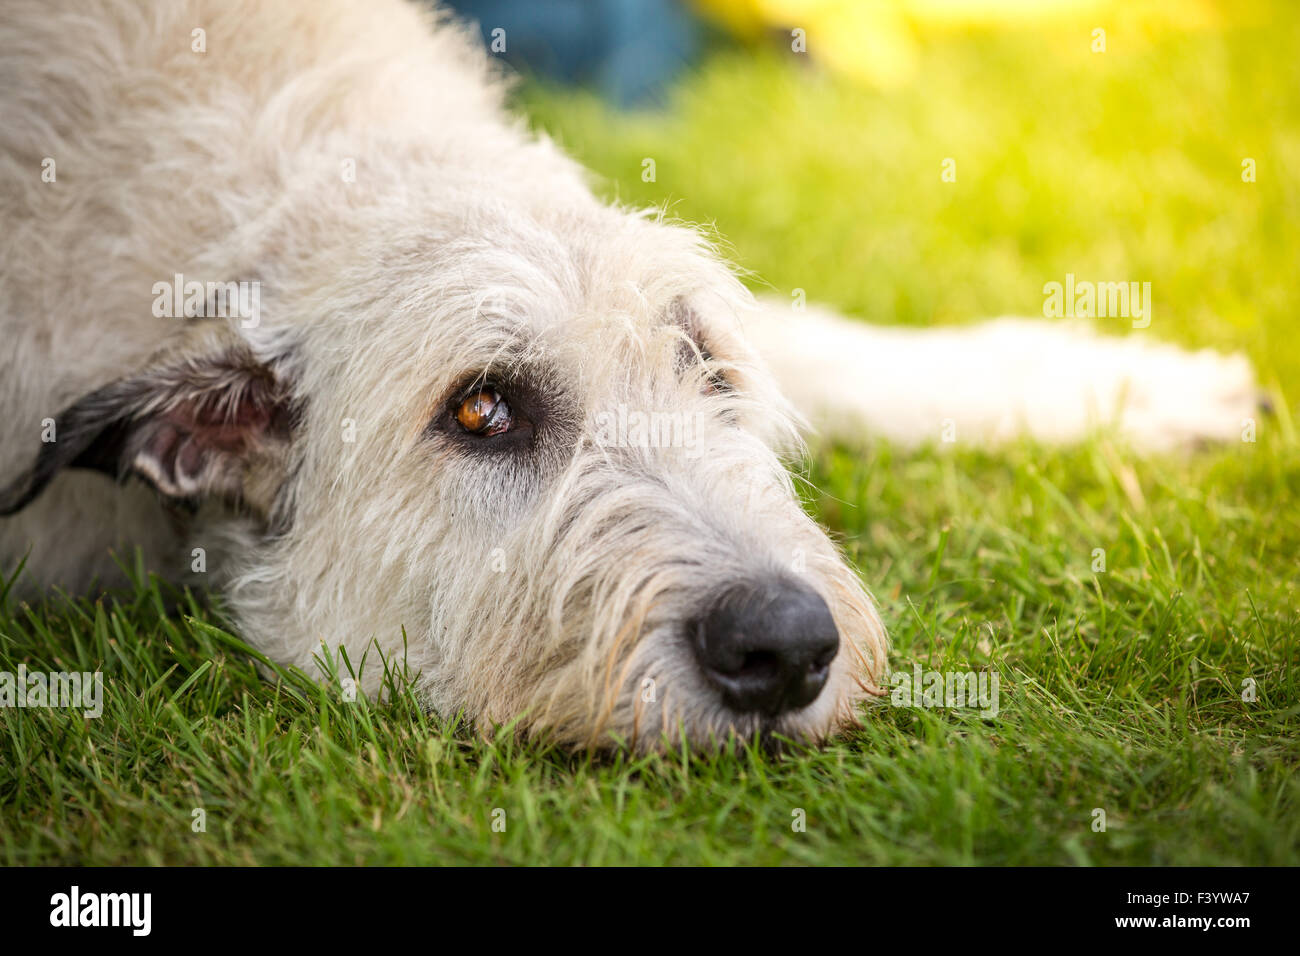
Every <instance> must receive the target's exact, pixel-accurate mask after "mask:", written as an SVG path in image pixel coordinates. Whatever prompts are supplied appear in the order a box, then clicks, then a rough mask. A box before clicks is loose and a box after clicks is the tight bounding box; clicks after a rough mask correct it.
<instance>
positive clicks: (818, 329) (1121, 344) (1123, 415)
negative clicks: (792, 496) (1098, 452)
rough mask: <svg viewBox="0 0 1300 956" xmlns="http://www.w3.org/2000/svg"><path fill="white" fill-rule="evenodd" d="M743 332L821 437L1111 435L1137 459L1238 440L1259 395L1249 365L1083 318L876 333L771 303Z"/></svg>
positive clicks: (814, 311)
mask: <svg viewBox="0 0 1300 956" xmlns="http://www.w3.org/2000/svg"><path fill="white" fill-rule="evenodd" d="M747 329H748V334H749V336H750V338H751V340H752V341H753V343H754V344H755V345H756V347H757V348H758V350H759V352H760V354H761V355H762V356H763V358H764V359H765V360H766V361H767V363H768V365H769V366H770V368H771V369H772V370H773V372H774V373H775V374H776V376H777V379H778V381H779V382H780V384H781V386H782V388H783V389H784V390H785V393H786V395H787V396H789V398H790V399H791V401H792V402H793V403H794V405H795V407H796V408H797V409H798V410H799V411H800V412H802V413H803V414H804V415H805V416H806V417H807V418H808V419H809V421H810V422H811V423H812V424H813V426H814V428H815V429H816V430H817V432H818V433H819V434H821V435H822V436H824V437H828V438H839V439H850V440H852V439H855V438H856V439H860V438H862V437H864V436H866V435H877V436H883V437H886V438H889V439H891V440H894V441H897V442H901V443H904V444H909V445H911V444H921V443H924V442H927V441H933V442H936V443H941V442H957V443H967V442H984V443H996V442H998V441H1004V440H1006V439H1009V438H1012V437H1014V436H1017V435H1023V434H1027V435H1030V436H1033V437H1034V438H1037V439H1041V440H1044V441H1051V442H1071V441H1077V440H1079V439H1081V438H1083V437H1084V436H1085V435H1086V434H1088V432H1089V431H1090V430H1092V429H1094V428H1096V427H1098V426H1108V427H1114V428H1116V429H1117V430H1118V431H1119V432H1120V433H1122V434H1123V435H1125V436H1126V437H1127V438H1128V439H1129V440H1130V441H1131V442H1132V444H1133V446H1134V447H1135V448H1137V449H1139V450H1150V451H1159V450H1164V449H1168V448H1173V447H1176V446H1179V445H1187V444H1191V443H1195V442H1198V441H1201V440H1234V441H1236V440H1240V439H1241V435H1242V432H1243V429H1247V428H1248V427H1249V422H1251V421H1252V420H1253V418H1254V416H1256V415H1257V414H1258V403H1259V392H1258V390H1257V388H1256V386H1255V378H1254V372H1253V370H1252V369H1251V366H1250V363H1249V362H1248V361H1247V360H1246V359H1245V358H1244V357H1243V356H1241V355H1232V356H1224V355H1220V354H1219V353H1217V352H1212V351H1209V350H1204V351H1200V352H1189V351H1186V350H1185V349H1181V348H1179V347H1177V346H1174V345H1169V344H1166V343H1161V342H1158V341H1156V340H1154V339H1153V338H1152V337H1151V335H1150V333H1149V332H1145V331H1144V332H1135V333H1134V334H1132V335H1128V336H1123V337H1120V336H1109V335H1100V334H1098V333H1097V332H1095V331H1094V330H1093V329H1091V328H1090V327H1089V326H1088V324H1087V323H1085V322H1082V321H1077V320H1051V319H1014V318H1003V319H994V320H991V321H988V322H984V323H982V324H979V325H974V326H965V327H950V328H937V329H912V328H901V327H893V328H882V327H877V326H871V325H867V324H866V323H863V322H860V321H855V320H853V319H848V318H845V317H843V316H840V315H836V314H835V313H833V312H831V311H829V310H826V309H821V308H816V307H812V306H809V307H807V308H805V309H803V310H797V309H794V308H792V307H791V306H790V304H789V303H788V302H775V301H768V302H765V303H764V304H763V306H762V308H761V310H760V312H759V314H758V315H757V316H756V317H755V318H754V320H753V321H752V322H750V323H748V324H747Z"/></svg>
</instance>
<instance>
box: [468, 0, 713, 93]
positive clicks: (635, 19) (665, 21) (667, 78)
mask: <svg viewBox="0 0 1300 956" xmlns="http://www.w3.org/2000/svg"><path fill="white" fill-rule="evenodd" d="M444 5H445V6H448V7H450V8H451V9H453V10H455V11H456V12H457V13H459V14H461V15H462V16H464V17H466V18H467V19H470V20H475V21H477V22H478V25H479V31H480V32H481V33H482V35H483V42H484V44H485V45H487V46H488V48H489V49H491V43H492V31H493V30H495V29H497V28H501V29H504V30H505V36H504V39H505V52H504V53H498V54H497V55H499V56H502V57H503V58H504V59H505V60H506V61H507V62H508V63H510V64H511V66H513V67H515V68H516V69H518V70H520V71H521V72H532V73H536V74H539V75H541V76H545V77H550V78H553V79H558V80H560V81H562V82H565V83H574V84H582V85H589V86H592V87H594V88H595V89H596V90H598V91H599V92H600V93H601V94H602V95H603V96H605V97H606V98H607V99H610V100H612V101H614V102H615V103H617V104H619V105H621V106H631V105H645V104H647V103H655V102H661V101H662V98H663V93H664V91H665V90H666V89H667V87H668V85H669V84H670V83H671V81H672V80H673V78H674V77H675V76H677V74H678V73H679V72H681V69H682V67H684V66H685V65H686V64H687V63H688V62H690V61H691V60H692V59H693V58H694V57H695V55H696V53H697V52H698V50H699V48H700V45H701V26H700V23H699V21H697V20H696V19H695V17H694V16H693V15H692V14H691V12H690V11H689V10H687V9H686V8H685V7H684V6H683V5H682V4H681V3H679V2H677V0H445V2H444Z"/></svg>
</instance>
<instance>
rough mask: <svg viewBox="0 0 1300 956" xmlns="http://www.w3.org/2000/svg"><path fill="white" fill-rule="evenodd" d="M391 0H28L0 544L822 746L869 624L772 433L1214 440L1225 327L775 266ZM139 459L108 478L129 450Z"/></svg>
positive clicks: (460, 678)
mask: <svg viewBox="0 0 1300 956" xmlns="http://www.w3.org/2000/svg"><path fill="white" fill-rule="evenodd" d="M505 88H506V84H505V82H504V80H503V78H502V77H501V75H500V73H499V72H498V70H497V69H496V67H495V64H494V63H493V62H492V61H491V59H490V57H489V56H488V55H487V54H486V53H485V52H484V51H482V49H481V46H480V44H479V43H478V42H477V41H476V39H475V38H474V37H473V36H472V35H471V34H470V33H469V32H467V31H466V29H464V28H463V27H462V26H460V25H458V24H457V23H456V22H454V21H453V20H451V19H450V18H448V17H447V16H445V15H444V14H441V13H438V12H437V11H434V10H432V9H429V8H427V7H425V6H420V5H415V4H411V3H406V2H400V0H383V2H378V0H376V2H369V3H364V4H357V3H349V2H345V0H294V2H289V0H285V2H275V3H269V2H268V3H259V2H253V0H184V2H178V3H174V4H162V3H157V4H154V3H147V2H141V0H54V2H50V0H39V2H34V0H10V2H9V3H8V4H7V5H6V15H5V18H4V24H3V26H0V99H2V100H3V110H4V116H5V123H4V124H3V125H2V126H0V168H2V169H3V177H2V181H3V186H2V187H0V190H3V191H2V192H0V221H3V222H4V224H5V230H4V234H3V237H2V238H0V243H3V272H2V273H0V332H2V338H3V341H4V343H5V345H4V349H5V351H4V355H3V358H2V360H0V361H2V364H0V369H2V372H3V383H2V384H0V402H2V405H0V407H2V408H3V412H4V414H3V416H2V417H0V513H3V514H4V515H6V517H4V518H3V519H0V561H3V566H4V567H5V568H6V569H13V568H16V567H18V566H19V564H20V563H22V564H23V571H22V573H21V575H20V577H19V579H18V580H17V581H16V585H15V586H16V587H17V588H18V589H19V590H20V591H21V592H23V593H27V594H34V595H39V594H41V593H44V592H46V591H47V590H48V589H50V588H53V587H56V586H61V587H66V588H69V589H74V590H87V589H91V588H94V587H99V586H104V585H106V584H112V583H114V582H115V581H117V580H120V570H119V568H118V566H117V565H116V564H115V559H114V557H113V554H114V551H117V552H123V553H131V552H132V551H133V550H134V549H138V550H139V553H140V554H141V555H142V557H143V560H144V561H145V563H146V565H147V567H148V568H150V569H151V570H153V571H155V572H157V573H159V574H160V575H163V576H165V577H168V578H172V579H176V580H178V581H182V582H185V583H191V584H203V585H206V586H208V587H210V588H211V589H212V590H213V591H215V592H217V593H219V594H220V596H221V600H222V605H223V607H224V608H225V609H227V610H228V612H229V614H230V616H231V618H232V619H233V621H234V623H235V626H236V627H237V629H238V631H239V633H240V634H241V635H243V636H244V637H245V638H246V639H247V640H248V641H249V642H250V643H251V644H252V645H254V646H256V647H257V648H258V649H259V650H260V651H261V652H262V653H264V654H265V655H267V656H268V657H269V658H270V659H271V660H273V661H275V662H277V663H278V664H281V665H286V666H296V667H300V668H303V669H306V670H308V671H312V672H315V673H318V674H320V675H321V676H322V677H325V676H326V673H327V672H328V665H327V663H326V662H327V661H329V660H331V659H332V656H333V655H334V654H337V653H338V652H339V651H340V650H341V651H345V652H346V653H347V656H348V660H349V661H350V662H351V663H352V664H353V665H356V664H357V663H358V662H361V661H365V662H366V664H365V666H364V667H361V668H360V672H359V673H358V674H356V680H357V681H358V683H359V684H360V686H361V689H362V690H363V691H364V692H366V693H368V694H375V693H378V692H379V690H380V686H381V681H382V668H381V667H377V666H375V663H374V662H375V661H376V659H377V657H382V658H383V659H384V660H390V661H391V660H398V659H404V660H405V661H406V664H407V666H408V667H409V668H410V669H411V671H412V672H413V673H415V674H418V675H419V676H418V690H419V692H420V694H421V695H422V698H423V700H424V701H425V702H427V705H428V706H429V707H430V708H432V709H434V710H436V711H438V712H440V713H444V714H455V713H458V712H459V713H463V714H464V715H465V716H466V717H467V718H468V719H469V720H470V721H472V722H473V723H474V724H475V725H476V726H479V727H481V728H491V727H494V726H497V725H500V724H504V723H508V722H515V723H516V725H517V726H518V727H519V728H520V729H521V730H523V731H525V732H527V733H529V734H533V735H537V736H539V737H544V738H546V739H549V740H554V741H556V742H558V743H560V744H562V745H565V746H569V747H574V748H586V747H591V748H598V747H603V746H610V745H614V746H619V745H622V746H630V747H633V748H636V749H639V750H649V749H654V748H657V747H660V746H662V745H663V743H664V741H665V740H680V739H686V740H688V741H689V742H691V743H692V744H697V745H701V746H709V745H714V744H717V743H718V742H720V741H722V740H726V739H728V738H730V737H732V736H741V737H752V736H759V737H762V738H763V739H767V740H775V739H788V740H794V741H810V742H816V741H821V740H824V739H825V738H827V737H829V736H831V735H833V734H835V733H836V732H838V731H840V730H842V729H844V728H846V727H849V726H851V725H853V724H854V723H855V722H856V721H858V720H859V719H861V712H862V709H863V708H862V705H863V703H864V702H865V701H867V700H868V699H869V698H870V697H872V696H873V695H878V694H880V689H879V688H880V686H881V684H882V681H883V678H884V675H885V667H886V650H887V642H886V634H885V628H884V627H883V625H882V623H881V619H880V614H879V612H878V609H877V606H876V604H875V602H874V601H873V600H872V598H871V596H870V594H869V593H868V591H867V589H866V588H865V587H864V586H863V584H862V581H861V580H860V578H859V575H858V574H857V572H856V571H855V570H854V569H852V568H851V567H850V566H849V565H848V564H847V563H846V561H845V559H844V557H843V555H842V554H841V552H840V551H839V549H838V548H837V547H836V545H835V544H834V543H833V542H832V541H831V540H830V538H829V537H828V536H827V534H826V533H825V532H824V531H823V530H822V529H821V528H819V527H818V526H817V525H816V523H815V522H814V521H813V520H811V519H810V518H809V517H808V515H807V514H806V513H805V512H804V510H803V508H801V506H800V504H799V501H798V498H797V496H796V494H795V489H794V483H793V479H792V477H791V474H790V471H789V467H790V465H791V464H792V463H795V462H797V461H798V459H799V456H800V454H801V453H802V448H803V445H802V444H801V438H800V434H801V429H802V428H804V427H805V425H806V424H808V423H810V424H811V426H812V427H814V428H815V429H818V430H819V431H820V432H821V434H822V436H823V438H825V439H846V440H851V441H852V440H859V439H861V438H862V437H863V436H867V435H872V434H878V435H883V436H886V437H888V438H891V439H893V440H896V441H900V442H905V443H913V442H922V441H936V442H939V441H944V440H950V438H949V433H950V434H951V436H952V437H954V438H956V439H958V440H961V441H976V440H980V441H997V440H1000V439H1003V438H1007V437H1009V436H1011V435H1014V434H1023V433H1027V434H1030V435H1033V436H1036V437H1039V438H1042V439H1046V440H1053V441H1069V440H1073V439H1076V438H1078V437H1080V436H1082V435H1083V434H1085V433H1086V432H1087V431H1088V430H1089V429H1090V428H1091V427H1093V426H1095V425H1098V424H1099V423H1105V424H1108V425H1110V426H1112V427H1114V428H1115V429H1117V430H1118V431H1119V432H1121V433H1123V434H1126V435H1127V436H1129V437H1130V438H1132V439H1133V440H1134V442H1135V444H1136V445H1138V446H1139V447H1141V448H1144V449H1145V448H1164V447H1170V446H1173V445H1180V444H1186V443H1189V442H1195V441H1199V440H1202V439H1206V438H1226V437H1231V436H1232V435H1233V434H1234V432H1235V430H1236V429H1238V428H1239V427H1240V423H1241V420H1242V419H1243V418H1247V417H1249V415H1250V414H1251V413H1252V411H1253V408H1254V391H1253V378H1252V373H1251V371H1250V367H1249V365H1248V364H1247V363H1246V362H1245V361H1244V360H1243V359H1241V358H1239V357H1223V356H1219V355H1216V354H1213V353H1201V354H1196V355H1193V354H1189V353H1186V352H1184V351H1182V350H1179V349H1176V348H1173V347H1171V346H1164V345H1159V344H1156V343H1153V342H1152V341H1151V340H1150V339H1149V338H1148V337H1146V336H1138V335H1131V336H1128V337H1126V338H1104V337H1099V336H1096V335H1094V334H1093V333H1092V332H1090V331H1089V330H1088V329H1086V328H1084V327H1081V326H1077V325H1070V324H1066V323H1052V322H1033V321H1025V320H1001V321H998V322H994V323H991V324H986V325H981V326H974V327H972V328H968V329H960V330H938V331H932V332H915V331H899V330H889V329H873V328H871V327H868V326H866V325H863V324H861V323H858V322H855V321H852V320H849V319H845V318H841V317H839V316H836V315H834V314H832V313H830V312H827V311H824V310H819V309H817V308H815V307H812V306H809V307H807V308H798V307H797V306H798V305H799V303H797V302H796V303H794V304H793V305H792V304H782V303H779V302H778V303H773V302H772V301H770V300H769V301H765V302H758V303H756V302H755V300H754V299H753V298H752V296H751V295H750V293H749V292H748V291H747V290H746V289H745V287H744V286H743V285H742V284H741V283H740V282H739V281H738V280H737V278H736V274H735V272H734V270H733V269H732V268H731V267H730V266H728V265H727V264H726V263H725V262H724V261H723V259H722V258H721V257H720V256H719V255H718V253H717V251H716V249H715V248H714V246H713V245H712V244H711V243H710V241H709V240H708V239H707V238H706V237H705V236H704V235H703V234H702V233H701V232H700V231H698V230H696V229H693V228H691V227H689V226H686V225H682V224H675V223H672V222H669V221H667V220H666V219H665V217H664V216H662V215H660V214H657V213H655V212H653V211H650V212H647V211H637V210H630V209H625V208H620V207H617V206H611V205H607V204H604V203H602V202H600V201H598V200H597V199H596V198H595V197H594V194H593V192H592V190H591V188H590V186H589V183H588V177H587V175H586V174H585V173H584V171H583V170H582V169H581V168H580V167H579V166H578V165H577V164H576V163H574V162H573V161H572V160H570V159H569V158H567V157H566V156H565V155H564V154H563V153H562V152H561V151H560V150H559V149H557V148H556V146H555V145H553V144H552V143H551V142H550V141H548V140H547V139H546V138H545V137H543V136H540V135H536V134H534V133H531V132H529V131H528V130H527V129H526V128H525V127H524V125H523V124H522V123H521V122H520V121H518V120H516V119H514V118H512V117H511V116H510V115H509V114H508V113H507V111H506V109H505V107H504V105H503V91H504V90H505ZM128 479H129V480H128Z"/></svg>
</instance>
